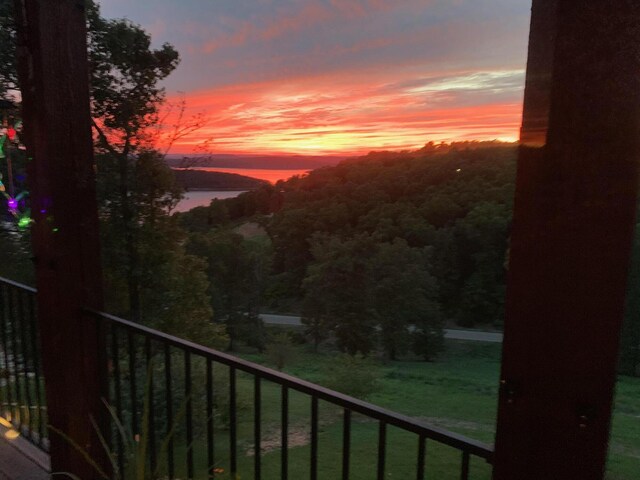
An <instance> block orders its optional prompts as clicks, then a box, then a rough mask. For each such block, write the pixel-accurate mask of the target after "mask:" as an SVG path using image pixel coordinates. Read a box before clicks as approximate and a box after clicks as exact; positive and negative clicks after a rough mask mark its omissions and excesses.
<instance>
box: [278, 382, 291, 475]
mask: <svg viewBox="0 0 640 480" xmlns="http://www.w3.org/2000/svg"><path fill="white" fill-rule="evenodd" d="M281 417H282V432H281V437H282V449H281V452H280V453H281V458H280V464H281V467H280V468H281V473H280V475H281V477H282V480H287V478H288V477H289V389H288V388H287V387H286V386H284V385H283V386H282V411H281Z"/></svg>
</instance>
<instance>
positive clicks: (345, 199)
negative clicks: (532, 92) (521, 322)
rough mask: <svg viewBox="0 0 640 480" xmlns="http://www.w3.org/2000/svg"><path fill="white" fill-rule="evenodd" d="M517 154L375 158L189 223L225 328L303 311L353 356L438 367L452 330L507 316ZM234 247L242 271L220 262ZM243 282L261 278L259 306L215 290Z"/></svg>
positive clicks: (197, 213) (201, 212)
mask: <svg viewBox="0 0 640 480" xmlns="http://www.w3.org/2000/svg"><path fill="white" fill-rule="evenodd" d="M515 159H516V148H515V147H514V146H513V145H508V144H506V145H505V144H493V143H489V144H475V143H473V144H453V145H451V146H444V145H443V146H440V145H433V144H429V145H427V146H425V148H423V149H421V150H419V151H416V152H405V153H389V152H381V153H370V154H369V155H367V156H364V157H360V158H354V159H350V160H346V161H344V162H342V163H340V164H339V165H337V166H335V167H324V168H321V169H318V170H314V171H312V172H310V173H309V174H308V175H306V176H304V177H294V178H292V179H290V180H288V181H286V182H279V183H278V184H277V185H275V186H267V187H263V188H260V189H258V190H256V191H253V192H248V193H246V194H243V195H241V196H239V197H237V198H235V199H229V200H224V201H214V202H213V203H212V204H211V206H210V207H208V208H206V207H201V208H198V209H194V210H192V211H191V212H189V213H188V214H182V215H181V217H180V219H181V223H182V225H183V226H185V227H186V228H187V229H188V230H190V231H191V232H192V233H193V234H192V236H191V242H190V246H189V247H188V249H190V251H191V252H192V253H194V254H197V255H201V256H205V257H208V258H209V265H210V271H209V274H210V278H211V282H212V290H213V292H212V293H214V295H213V298H214V305H213V309H214V312H216V313H217V314H220V315H221V316H223V317H224V318H226V319H227V321H229V316H228V315H229V314H230V313H231V312H238V311H242V312H245V313H246V314H248V315H249V316H251V315H253V314H255V313H257V311H258V309H259V308H260V307H263V306H266V307H268V308H269V309H272V310H278V311H289V312H294V313H300V314H302V315H303V317H304V318H305V321H306V322H307V324H308V333H309V335H310V336H311V337H312V338H313V339H314V341H316V342H320V341H321V340H322V339H324V338H326V337H327V336H328V335H330V334H332V335H333V336H335V338H336V340H337V343H338V346H339V347H341V348H342V349H344V350H345V351H348V352H350V353H355V352H362V353H367V352H369V351H370V350H371V349H373V348H375V347H376V346H380V347H382V348H384V350H385V351H386V352H387V353H388V354H389V356H390V357H394V356H396V355H398V354H400V353H403V352H405V351H408V350H409V349H410V347H412V348H413V351H414V352H415V353H416V354H419V355H421V356H423V357H425V358H427V359H428V358H431V356H432V355H433V354H434V353H435V352H437V349H438V344H439V343H440V335H441V333H440V332H441V327H442V325H443V324H444V322H446V321H450V322H457V323H458V324H459V325H463V326H478V325H485V326H487V325H488V326H497V325H500V323H501V321H502V307H503V297H504V276H505V260H506V255H507V244H508V230H509V222H510V218H511V203H512V198H513V188H514V186H513V180H514V178H515ZM249 219H252V220H253V221H257V222H259V223H261V224H262V225H263V226H264V228H265V230H266V232H267V233H268V238H265V239H263V241H262V243H261V244H260V245H261V246H260V249H261V251H260V252H258V249H257V248H256V242H257V240H256V239H255V238H254V239H249V240H247V239H243V238H242V237H241V236H240V235H238V234H234V233H233V232H232V230H231V227H234V226H236V225H238V224H240V223H242V222H244V221H247V220H249ZM225 244H226V245H227V250H228V251H229V252H230V251H231V249H232V248H233V249H235V250H234V252H243V251H244V254H241V255H239V256H235V257H234V256H233V255H227V256H226V258H228V259H229V260H228V262H231V261H232V260H231V258H234V260H233V261H234V262H236V265H234V266H230V265H225V266H222V265H220V263H221V260H220V258H221V256H220V255H219V254H218V255H216V254H215V252H220V249H221V248H222V245H225ZM252 244H253V246H252ZM212 245H215V248H214V247H213V246H212ZM207 246H209V253H207ZM256 255H261V256H262V257H261V258H263V259H266V260H265V261H264V262H257V260H256ZM267 257H268V258H267ZM222 263H224V262H222ZM258 263H260V265H261V266H260V272H259V273H257V272H256V271H254V270H253V269H252V268H251V264H253V265H256V264H258ZM239 264H242V265H243V267H242V268H240V266H239ZM238 275H245V276H246V277H245V278H244V280H243V279H240V278H238V279H236V280H235V283H236V284H238V285H249V284H252V283H251V282H254V283H253V284H255V282H258V283H259V285H254V288H253V290H252V291H253V292H254V294H253V295H250V297H252V298H251V299H250V300H249V299H247V298H246V297H247V295H242V294H238V293H237V292H236V294H235V295H232V294H231V293H230V292H231V290H229V288H228V287H227V288H225V290H226V291H227V295H226V296H225V298H224V299H222V298H221V295H219V294H215V290H217V289H218V285H220V284H221V283H223V284H225V285H228V284H229V282H231V281H232V279H231V278H230V277H234V276H238ZM257 291H259V292H260V296H259V298H255V292H257ZM229 297H236V298H229ZM216 298H217V299H218V300H216ZM216 302H218V304H216ZM242 318H246V315H245V316H244V317H242ZM243 322H244V320H243ZM231 323H232V324H233V322H231ZM241 323H242V322H241ZM229 326H230V327H231V328H230V332H231V333H232V332H233V325H229ZM410 326H411V327H410ZM378 334H379V335H378ZM376 337H379V339H383V341H380V342H377V341H376Z"/></svg>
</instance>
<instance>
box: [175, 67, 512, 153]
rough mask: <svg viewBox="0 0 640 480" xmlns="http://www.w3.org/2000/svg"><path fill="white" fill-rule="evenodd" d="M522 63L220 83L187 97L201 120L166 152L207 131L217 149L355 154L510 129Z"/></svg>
mask: <svg viewBox="0 0 640 480" xmlns="http://www.w3.org/2000/svg"><path fill="white" fill-rule="evenodd" d="M521 78H522V72H521V71H497V72H459V73H455V74H448V76H447V75H446V74H440V75H433V76H432V77H427V78H423V79H412V80H411V81H410V82H405V83H402V82H396V83H393V82H389V79H387V78H385V77H384V75H380V76H379V77H378V78H369V79H368V80H369V81H368V82H366V83H365V82H364V81H363V79H360V80H361V81H360V82H358V81H357V80H358V79H357V78H355V77H354V78H345V77H335V78H324V79H317V78H316V79H313V78H309V79H302V80H301V79H299V80H297V81H295V82H293V81H292V82H291V83H289V84H283V83H281V82H265V83H256V84H250V85H239V86H233V87H223V88H219V89H214V90H208V91H201V92H197V93H194V94H192V95H188V96H187V102H188V104H189V107H190V109H191V110H193V111H199V112H205V113H206V115H207V116H208V118H209V121H208V123H207V125H206V126H205V127H203V128H201V129H200V130H198V131H196V132H194V133H193V134H192V135H190V136H188V137H185V138H183V139H181V140H180V141H179V142H178V143H177V144H176V145H174V147H173V149H172V151H174V152H176V153H178V152H179V153H189V152H191V151H193V150H194V149H195V148H196V147H197V145H198V144H199V143H201V142H203V141H205V140H206V139H213V148H214V150H215V151H216V152H238V153H240V152H242V153H296V154H304V153H306V154H358V153H365V152H367V151H370V150H377V149H413V148H417V147H420V146H422V145H423V144H424V143H426V142H428V141H452V140H486V139H502V140H509V141H515V140H516V139H517V137H518V130H519V127H520V118H521V113H522V103H521V94H522V91H521V90H522V88H521V85H520V83H521Z"/></svg>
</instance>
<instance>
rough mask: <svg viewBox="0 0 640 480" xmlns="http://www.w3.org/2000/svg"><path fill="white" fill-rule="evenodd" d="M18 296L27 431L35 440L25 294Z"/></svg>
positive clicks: (19, 293) (21, 293)
mask: <svg viewBox="0 0 640 480" xmlns="http://www.w3.org/2000/svg"><path fill="white" fill-rule="evenodd" d="M17 294H18V299H17V300H18V318H19V319H20V346H21V347H22V348H21V350H22V374H23V379H24V396H25V401H26V405H25V410H26V414H27V415H26V416H27V418H26V421H27V431H28V432H29V438H30V439H33V415H32V409H33V402H32V397H31V386H30V385H29V383H30V381H29V363H30V362H29V360H30V358H31V357H30V355H29V342H27V338H28V337H27V326H26V322H25V320H26V316H27V315H26V313H25V307H24V303H25V292H24V291H20V290H18V291H17Z"/></svg>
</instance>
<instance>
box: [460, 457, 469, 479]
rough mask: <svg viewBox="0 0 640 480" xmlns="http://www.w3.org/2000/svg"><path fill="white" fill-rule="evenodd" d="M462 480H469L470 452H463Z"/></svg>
mask: <svg viewBox="0 0 640 480" xmlns="http://www.w3.org/2000/svg"><path fill="white" fill-rule="evenodd" d="M460 480H469V452H466V451H463V452H462V472H461V473H460Z"/></svg>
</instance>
